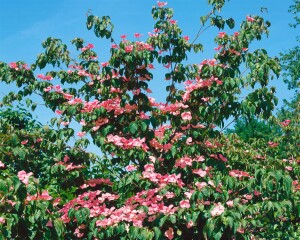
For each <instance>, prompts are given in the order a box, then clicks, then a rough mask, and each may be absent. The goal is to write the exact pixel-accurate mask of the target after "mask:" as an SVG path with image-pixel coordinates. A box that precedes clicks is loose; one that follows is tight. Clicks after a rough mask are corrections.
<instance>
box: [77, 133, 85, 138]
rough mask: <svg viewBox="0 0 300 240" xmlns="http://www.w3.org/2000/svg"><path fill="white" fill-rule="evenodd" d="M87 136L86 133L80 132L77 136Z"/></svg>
mask: <svg viewBox="0 0 300 240" xmlns="http://www.w3.org/2000/svg"><path fill="white" fill-rule="evenodd" d="M85 135H86V132H78V133H77V136H78V137H84V136H85Z"/></svg>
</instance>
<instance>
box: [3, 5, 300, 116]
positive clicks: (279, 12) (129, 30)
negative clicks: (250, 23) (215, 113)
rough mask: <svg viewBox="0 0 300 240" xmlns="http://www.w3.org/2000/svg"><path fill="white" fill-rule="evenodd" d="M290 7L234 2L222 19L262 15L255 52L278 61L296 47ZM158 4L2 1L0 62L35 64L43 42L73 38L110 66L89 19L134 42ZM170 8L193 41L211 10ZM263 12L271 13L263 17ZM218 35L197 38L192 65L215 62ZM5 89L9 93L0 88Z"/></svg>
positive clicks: (282, 93) (283, 93) (283, 91)
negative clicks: (106, 21)
mask: <svg viewBox="0 0 300 240" xmlns="http://www.w3.org/2000/svg"><path fill="white" fill-rule="evenodd" d="M292 3H293V1H292V0H286V1H283V0H248V1H246V0H230V1H229V2H228V3H227V4H226V6H225V7H224V9H223V11H222V12H221V15H222V16H224V17H233V18H234V19H235V20H236V25H237V26H238V25H239V23H240V22H241V21H242V20H244V19H245V17H246V16H247V15H262V16H263V17H264V18H266V19H268V20H270V21H271V23H272V26H271V28H270V35H269V38H264V39H263V40H262V41H259V42H256V43H255V44H254V45H253V47H252V49H255V48H265V49H266V50H267V51H268V52H269V54H270V55H271V56H276V55H277V56H278V55H279V52H282V51H284V50H286V49H289V48H291V47H293V46H295V45H296V35H297V31H296V30H295V29H292V28H290V27H289V26H288V24H289V23H290V22H292V16H291V14H289V13H288V7H289V6H290V5H291V4H292ZM155 4H156V1H154V0H144V1H143V0H142V1H141V0H52V1H41V0H29V1H21V0H14V1H8V0H3V1H1V8H0V30H1V31H0V61H5V62H13V61H17V60H24V61H26V62H28V63H33V62H34V60H35V58H36V56H37V55H38V53H40V52H42V51H43V49H42V47H41V42H42V41H43V40H45V39H46V38H47V37H49V36H52V37H56V38H60V39H62V40H63V42H65V43H67V44H69V43H70V40H72V39H73V38H75V37H82V38H84V39H85V40H86V42H87V43H93V44H94V45H95V46H96V51H97V52H98V54H99V59H100V61H106V60H107V59H108V57H109V55H108V52H109V48H108V46H109V45H110V44H109V42H108V41H103V40H99V39H97V38H96V37H94V35H93V33H92V31H87V29H86V26H85V21H86V13H87V12H88V11H89V10H90V11H92V13H93V14H94V15H98V16H103V15H109V16H111V19H112V22H113V23H114V25H115V31H114V37H115V39H116V40H119V39H120V38H119V36H120V35H121V34H127V35H128V38H130V39H134V38H133V34H134V33H135V32H139V33H142V34H144V36H147V33H148V32H149V31H151V30H152V29H153V20H152V17H151V7H152V6H153V5H155ZM168 6H170V7H172V8H174V11H175V16H174V19H176V20H178V24H179V25H180V26H181V27H182V29H183V30H184V34H185V35H189V36H190V37H191V39H193V38H194V36H195V35H196V33H197V31H198V29H199V27H200V21H199V18H200V16H202V15H205V14H207V13H208V12H209V10H210V7H209V6H208V5H207V1H206V0H170V1H168ZM261 7H264V8H267V10H268V11H267V12H265V11H264V12H263V13H262V12H261ZM231 32H232V31H231ZM217 33H218V30H216V29H215V30H208V31H207V32H205V33H204V34H203V35H202V36H201V37H200V38H199V42H201V43H202V44H204V46H205V52H204V53H201V54H199V55H196V56H195V55H193V56H191V57H190V59H189V61H191V62H194V63H200V62H201V61H202V60H203V59H205V58H213V54H214V53H215V51H214V50H213V48H214V47H216V45H215V44H214V42H213V37H214V36H215V35H216V34H217ZM144 39H145V38H144ZM75 54H76V52H74V55H75ZM162 76H163V75H162V74H160V73H158V75H157V77H156V78H155V79H154V82H153V84H152V90H153V92H154V93H153V96H154V97H155V98H157V99H162V98H161V97H162V96H161V95H162V92H161V89H162V86H164V84H166V83H165V81H164V80H163V79H160V78H162ZM271 85H275V86H276V88H277V96H278V97H279V99H283V98H288V97H289V95H290V96H292V93H290V92H288V91H287V88H286V86H285V85H284V84H283V83H282V79H281V78H280V79H279V80H275V81H273V82H271ZM1 89H2V91H3V89H6V88H4V87H3V86H1ZM5 91H6V90H5ZM155 91H157V94H156V95H155ZM42 121H43V119H42Z"/></svg>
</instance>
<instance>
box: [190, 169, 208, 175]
mask: <svg viewBox="0 0 300 240" xmlns="http://www.w3.org/2000/svg"><path fill="white" fill-rule="evenodd" d="M193 173H195V174H197V175H199V176H200V177H205V176H206V171H204V170H202V169H198V170H193Z"/></svg>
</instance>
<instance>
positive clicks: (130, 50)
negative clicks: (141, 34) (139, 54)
mask: <svg viewBox="0 0 300 240" xmlns="http://www.w3.org/2000/svg"><path fill="white" fill-rule="evenodd" d="M132 50H133V45H128V46H126V47H125V52H127V53H130V52H132Z"/></svg>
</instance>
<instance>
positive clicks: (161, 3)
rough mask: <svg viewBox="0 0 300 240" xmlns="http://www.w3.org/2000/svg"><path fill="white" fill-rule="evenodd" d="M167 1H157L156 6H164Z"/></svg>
mask: <svg viewBox="0 0 300 240" xmlns="http://www.w3.org/2000/svg"><path fill="white" fill-rule="evenodd" d="M167 4H168V3H167V2H160V1H157V6H159V7H164V6H166V5H167Z"/></svg>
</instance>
